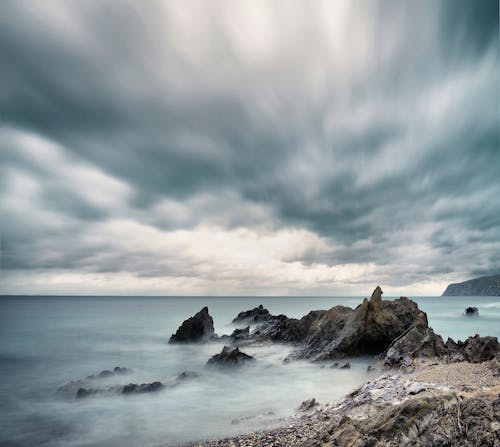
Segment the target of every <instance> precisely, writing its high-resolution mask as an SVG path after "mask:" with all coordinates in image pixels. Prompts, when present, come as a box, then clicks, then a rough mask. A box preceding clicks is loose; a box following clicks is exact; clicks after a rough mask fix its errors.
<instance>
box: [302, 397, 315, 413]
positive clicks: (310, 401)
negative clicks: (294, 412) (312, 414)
mask: <svg viewBox="0 0 500 447" xmlns="http://www.w3.org/2000/svg"><path fill="white" fill-rule="evenodd" d="M316 405H318V402H316V399H315V398H314V397H313V398H312V399H308V400H305V401H304V402H302V403H301V404H300V407H299V411H308V410H310V409H312V408H314V407H315V406H316Z"/></svg>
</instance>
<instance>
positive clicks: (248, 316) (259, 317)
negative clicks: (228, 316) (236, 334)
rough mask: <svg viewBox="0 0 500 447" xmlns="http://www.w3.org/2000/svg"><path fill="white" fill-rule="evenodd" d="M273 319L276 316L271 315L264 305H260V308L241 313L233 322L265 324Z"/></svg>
mask: <svg viewBox="0 0 500 447" xmlns="http://www.w3.org/2000/svg"><path fill="white" fill-rule="evenodd" d="M273 319H274V316H273V315H271V314H270V313H269V311H268V310H267V309H266V308H265V307H264V306H263V305H262V304H260V305H259V306H258V307H255V308H253V309H251V310H246V311H243V312H240V313H239V314H238V316H237V317H236V318H235V319H234V320H233V323H242V322H244V323H264V322H268V321H271V320H273Z"/></svg>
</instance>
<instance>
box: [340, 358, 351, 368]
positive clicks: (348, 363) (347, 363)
mask: <svg viewBox="0 0 500 447" xmlns="http://www.w3.org/2000/svg"><path fill="white" fill-rule="evenodd" d="M350 367H351V362H349V360H346V361H345V362H343V363H341V364H340V366H339V368H340V369H349V368H350Z"/></svg>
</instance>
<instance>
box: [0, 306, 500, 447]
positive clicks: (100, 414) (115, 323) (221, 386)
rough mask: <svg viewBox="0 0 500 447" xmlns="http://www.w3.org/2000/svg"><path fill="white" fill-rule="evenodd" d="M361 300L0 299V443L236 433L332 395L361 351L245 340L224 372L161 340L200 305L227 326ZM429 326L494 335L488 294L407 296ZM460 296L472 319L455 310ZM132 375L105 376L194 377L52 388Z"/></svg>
mask: <svg viewBox="0 0 500 447" xmlns="http://www.w3.org/2000/svg"><path fill="white" fill-rule="evenodd" d="M361 300H362V298H361V297H359V298H352V297H350V298H341V297H333V298H325V297H317V298H315V297H307V298H296V297H293V298H277V297H271V298H263V297H258V298H253V297H223V298H222V297H221V298H213V297H196V298H188V297H182V298H181V297H179V298H159V297H0V408H1V409H2V410H1V413H0V445H1V446H23V447H24V446H30V447H31V446H34V445H37V446H65V447H72V446H139V445H140V446H159V445H172V444H175V443H177V442H182V441H189V440H195V439H200V438H205V437H214V436H220V435H226V434H229V433H235V432H239V431H248V430H253V429H258V428H262V427H265V426H266V425H268V424H272V423H275V422H276V418H279V417H283V416H287V415H290V414H292V413H293V412H294V410H295V409H296V407H297V406H298V405H299V404H300V402H301V401H303V400H304V399H307V398H310V397H316V398H317V399H318V400H319V401H328V400H333V399H337V398H340V397H341V396H343V395H344V394H346V393H347V392H349V391H351V390H352V389H354V388H355V387H356V386H358V385H359V384H361V383H362V382H363V381H364V380H366V378H367V376H368V373H367V372H366V366H367V364H368V363H369V361H370V359H357V360H354V361H352V362H351V363H352V365H353V366H352V368H351V369H350V370H339V369H331V368H321V366H320V365H317V364H310V363H307V362H294V363H290V364H284V363H283V362H282V360H283V358H284V357H286V355H287V354H288V352H289V348H287V347H283V346H271V347H248V348H246V349H245V352H248V353H249V354H252V355H255V357H256V359H257V362H255V365H254V366H251V367H248V368H243V369H241V370H239V371H234V372H231V373H228V372H220V371H211V370H206V368H204V365H205V363H206V361H207V359H208V358H209V357H210V356H212V355H213V354H215V353H217V352H219V351H220V349H221V347H222V346H221V345H220V344H207V345H196V346H173V345H168V344H167V341H168V338H169V337H170V335H171V333H172V332H175V330H176V328H177V327H178V326H179V324H180V323H181V322H182V320H184V319H185V318H187V317H189V316H191V315H193V314H194V313H195V312H197V311H198V310H199V309H200V308H201V307H203V306H205V305H208V307H209V310H210V313H211V315H212V316H213V317H214V320H215V326H216V332H217V333H219V335H221V334H229V333H231V332H232V330H233V329H234V327H232V326H231V324H230V322H231V320H232V319H233V318H234V317H235V316H236V315H237V313H238V312H239V311H241V310H246V309H250V308H253V307H255V306H257V305H258V304H261V303H262V304H264V306H266V307H267V308H268V309H269V310H270V311H271V312H272V313H275V314H278V313H285V314H287V315H288V316H293V317H300V316H302V315H304V314H306V313H307V312H308V311H309V310H312V309H327V308H329V307H332V306H335V305H337V304H343V305H348V306H352V307H354V306H356V305H358V304H359V303H360V302H361ZM415 300H416V301H417V302H418V303H419V306H420V308H421V309H423V310H424V311H425V312H427V314H428V317H429V322H430V325H431V326H432V327H433V328H434V329H435V331H436V332H438V333H440V334H441V335H443V336H444V337H445V339H446V337H448V336H449V337H453V338H455V339H464V338H466V337H467V336H469V335H473V334H475V333H479V334H481V335H494V336H497V337H500V298H499V297H426V298H415ZM468 305H474V306H477V307H478V308H479V312H480V317H479V318H465V317H463V316H462V313H463V310H464V308H465V307H467V306H468ZM118 365H119V366H125V367H127V368H131V369H132V371H133V372H132V373H131V374H130V375H127V376H123V377H115V378H112V379H108V382H106V383H107V384H118V383H120V384H125V383H129V382H141V383H142V382H151V381H154V380H161V381H169V380H171V379H173V378H174V377H175V376H176V375H177V374H178V373H180V372H182V371H184V370H193V371H197V372H199V373H201V376H200V377H199V378H198V379H195V380H192V381H190V382H186V383H184V384H182V385H181V386H179V387H177V388H174V389H167V390H164V391H161V392H159V393H154V394H147V395H138V396H119V395H116V396H105V397H104V396H103V397H95V398H89V399H85V400H79V401H76V400H75V401H69V400H64V399H61V398H60V397H58V396H56V395H55V391H56V389H57V388H58V387H59V386H61V385H62V384H64V383H65V382H68V381H70V380H74V379H78V378H83V377H85V376H87V375H89V374H93V373H98V372H99V371H101V370H103V369H112V368H113V367H114V366H118Z"/></svg>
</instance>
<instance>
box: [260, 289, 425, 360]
mask: <svg viewBox="0 0 500 447" xmlns="http://www.w3.org/2000/svg"><path fill="white" fill-rule="evenodd" d="M418 317H420V318H423V319H424V321H425V322H426V321H427V319H426V316H425V313H424V312H422V311H421V310H420V309H419V308H418V306H417V304H416V303H415V302H413V301H411V300H409V299H408V298H404V297H401V298H399V299H397V300H394V301H383V300H382V289H381V288H380V287H377V288H376V289H375V290H374V292H373V294H372V296H371V298H370V300H368V299H365V300H364V301H363V303H362V304H360V305H359V306H358V307H356V308H355V309H351V308H349V307H345V306H335V307H333V308H331V309H330V310H320V311H312V312H310V313H309V314H307V315H306V316H304V317H302V318H301V319H300V320H297V319H293V318H286V317H285V318H283V319H281V320H279V321H277V322H276V324H275V325H274V326H273V327H272V328H270V329H269V330H267V331H266V332H265V334H263V336H262V337H261V338H263V337H264V336H266V337H267V338H268V339H270V340H272V341H280V342H291V343H301V344H302V345H303V347H301V348H300V349H298V350H297V351H296V352H295V353H294V354H293V355H292V356H293V358H307V359H311V360H330V359H338V358H343V357H346V356H355V355H376V354H380V353H381V352H384V351H385V350H386V349H387V348H388V347H389V345H390V344H391V343H392V342H393V340H394V339H396V338H397V337H399V336H400V335H402V334H403V333H405V332H406V331H407V330H408V329H409V328H410V327H411V326H412V325H413V324H414V322H415V321H416V319H417V318H418Z"/></svg>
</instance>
